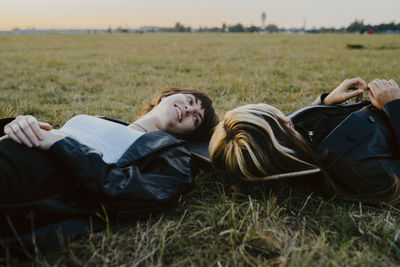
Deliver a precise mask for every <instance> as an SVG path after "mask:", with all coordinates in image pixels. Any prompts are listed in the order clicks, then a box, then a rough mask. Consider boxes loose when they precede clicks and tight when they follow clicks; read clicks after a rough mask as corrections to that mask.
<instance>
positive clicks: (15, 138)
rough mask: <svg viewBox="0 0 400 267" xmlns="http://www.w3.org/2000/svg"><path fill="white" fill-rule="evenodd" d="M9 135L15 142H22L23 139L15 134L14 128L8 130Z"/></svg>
mask: <svg viewBox="0 0 400 267" xmlns="http://www.w3.org/2000/svg"><path fill="white" fill-rule="evenodd" d="M7 136H8V137H10V138H11V139H12V140H14V141H15V142H17V143H18V144H22V143H21V141H20V140H19V139H18V138H17V137H16V136H15V134H14V132H13V131H12V130H8V132H7Z"/></svg>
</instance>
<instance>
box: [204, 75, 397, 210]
mask: <svg viewBox="0 0 400 267" xmlns="http://www.w3.org/2000/svg"><path fill="white" fill-rule="evenodd" d="M363 92H367V94H368V98H369V101H370V102H368V101H361V102H358V103H354V104H342V102H343V101H346V100H349V99H350V98H353V97H355V98H356V99H357V100H361V99H362V97H363ZM314 104H317V105H313V106H308V107H304V108H301V109H299V110H297V111H294V112H292V113H290V114H288V115H287V116H285V115H284V114H283V113H282V112H281V111H280V110H278V109H277V108H275V107H273V106H270V105H267V104H250V105H246V106H242V107H238V108H236V109H234V110H232V111H229V112H227V113H226V114H225V116H224V120H223V121H221V122H220V123H219V124H218V125H217V126H216V129H215V131H214V134H213V136H212V138H211V141H210V144H209V152H210V159H211V162H212V164H213V165H214V166H215V168H217V169H219V170H221V171H223V172H224V173H226V174H227V175H226V176H225V177H234V178H232V179H233V181H236V179H242V180H245V181H266V180H272V179H283V178H286V179H287V180H288V181H292V180H295V181H297V182H300V183H301V184H302V185H303V186H305V187H308V188H311V189H312V190H313V191H315V192H318V193H321V194H323V195H328V196H332V195H337V196H339V197H341V198H345V199H355V200H361V201H367V202H373V203H382V202H384V203H386V204H390V205H398V204H399V203H400V192H399V178H400V88H399V86H398V85H397V84H396V82H395V81H394V80H390V81H386V80H379V79H376V80H374V81H372V82H371V83H369V84H368V85H367V84H366V83H365V82H364V81H363V80H362V79H360V78H356V79H351V80H345V81H344V82H343V83H342V84H340V85H339V86H338V87H337V88H336V89H335V90H333V91H332V92H331V93H329V94H323V95H321V96H320V97H319V98H318V99H317V101H315V103H314ZM294 177H297V178H294Z"/></svg>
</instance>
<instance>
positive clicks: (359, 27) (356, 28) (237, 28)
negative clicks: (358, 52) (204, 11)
mask: <svg viewBox="0 0 400 267" xmlns="http://www.w3.org/2000/svg"><path fill="white" fill-rule="evenodd" d="M160 31H163V32H193V31H196V32H261V31H262V29H261V27H259V26H254V25H251V26H245V25H243V24H241V23H237V24H234V25H227V24H226V23H223V24H222V26H221V27H200V28H198V29H193V28H192V27H190V26H185V25H183V24H181V23H179V22H177V23H176V24H175V27H172V28H160ZM264 31H265V32H269V33H278V32H287V31H289V32H307V33H345V32H349V33H364V32H371V31H372V32H374V33H388V32H393V33H400V23H398V24H396V23H394V22H392V23H386V24H385V23H383V24H379V25H365V24H364V22H363V21H362V20H360V21H359V20H355V21H354V22H352V23H351V24H350V25H349V26H348V27H342V28H325V27H321V28H313V29H307V30H305V29H304V28H290V29H287V28H279V27H278V26H277V25H275V24H269V25H268V26H266V27H265V30H264Z"/></svg>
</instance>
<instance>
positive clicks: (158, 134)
mask: <svg viewBox="0 0 400 267" xmlns="http://www.w3.org/2000/svg"><path fill="white" fill-rule="evenodd" d="M105 119H107V118H105ZM10 120H11V119H3V120H0V129H1V130H2V129H3V128H4V125H5V124H7V123H8V122H9V121H10ZM111 120H112V119H111ZM112 121H115V122H120V121H117V120H112ZM120 123H122V122H120ZM123 124H125V123H123ZM3 134H4V133H3ZM48 153H50V154H51V155H52V157H54V158H56V159H57V160H58V161H59V162H62V163H63V164H62V166H63V168H65V169H62V170H60V172H63V173H68V175H69V176H70V179H73V181H74V188H72V190H70V194H69V195H65V194H64V195H54V196H51V197H48V198H46V199H41V200H37V201H31V202H26V203H16V204H10V205H0V214H2V215H3V216H2V220H1V224H7V221H6V220H5V218H4V215H6V214H8V215H9V216H10V218H11V219H13V222H16V223H17V224H19V225H21V229H22V230H20V231H19V235H20V236H19V238H20V239H21V240H26V241H27V242H28V243H30V241H31V240H32V235H31V230H32V229H29V230H27V228H29V227H26V225H28V226H29V225H30V220H31V219H32V212H33V213H34V218H35V229H34V231H35V234H36V242H37V243H38V245H39V247H42V248H44V249H48V248H53V247H57V245H58V238H57V236H58V234H57V231H58V230H59V228H61V229H62V231H61V233H62V235H63V236H64V238H67V239H68V238H70V237H74V236H76V235H77V234H80V233H83V232H87V231H89V230H90V227H89V217H90V216H91V217H92V219H94V220H96V218H97V219H98V218H99V217H102V219H100V220H98V221H99V222H100V224H101V223H102V221H103V222H104V221H105V218H106V217H113V218H117V219H131V218H143V217H145V216H147V215H149V214H150V213H157V212H161V211H163V210H165V209H166V208H167V207H169V206H171V204H173V203H174V202H175V200H177V198H178V197H179V196H180V195H181V194H182V193H183V192H184V191H186V190H187V189H188V187H189V186H190V185H191V183H192V181H193V178H192V175H191V168H190V167H191V166H190V164H191V151H190V150H189V149H188V147H187V143H186V142H185V141H183V140H181V139H178V138H175V137H174V136H172V135H170V134H168V133H166V132H163V131H153V132H149V133H145V134H143V135H142V136H141V137H140V138H139V139H138V140H137V141H136V142H135V143H134V144H132V145H131V146H130V147H129V149H128V150H127V151H126V152H125V153H124V154H123V156H122V157H121V158H120V159H119V160H118V162H117V163H115V164H107V163H105V162H104V161H103V160H102V157H101V154H100V153H99V152H98V151H96V150H94V149H92V148H90V147H88V146H86V145H84V144H81V143H79V142H77V141H76V140H75V139H73V138H69V137H66V138H64V139H62V140H60V141H58V142H56V143H55V144H53V145H52V146H51V147H50V149H49V151H48ZM71 192H72V193H71ZM96 212H100V214H102V215H101V216H97V215H96ZM23 222H25V223H23ZM3 226H5V225H2V227H3ZM14 226H15V225H14ZM17 226H18V225H17ZM100 228H101V227H100ZM3 229H4V228H3ZM17 230H18V229H17ZM8 233H9V234H10V231H8ZM3 234H4V233H3ZM6 234H7V231H6ZM0 237H1V236H0ZM3 237H4V235H3ZM3 237H1V238H2V239H3V240H8V241H7V242H6V243H8V244H10V245H13V244H17V242H16V238H15V236H12V235H11V237H9V238H8V239H7V238H6V239H4V238H3Z"/></svg>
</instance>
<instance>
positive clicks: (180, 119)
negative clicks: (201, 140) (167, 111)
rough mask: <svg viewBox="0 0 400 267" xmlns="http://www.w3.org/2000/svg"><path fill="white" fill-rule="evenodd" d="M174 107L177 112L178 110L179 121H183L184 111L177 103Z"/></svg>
mask: <svg viewBox="0 0 400 267" xmlns="http://www.w3.org/2000/svg"><path fill="white" fill-rule="evenodd" d="M174 108H175V109H176V112H177V117H178V121H179V122H181V121H182V111H181V109H180V108H179V107H178V106H177V105H174Z"/></svg>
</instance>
